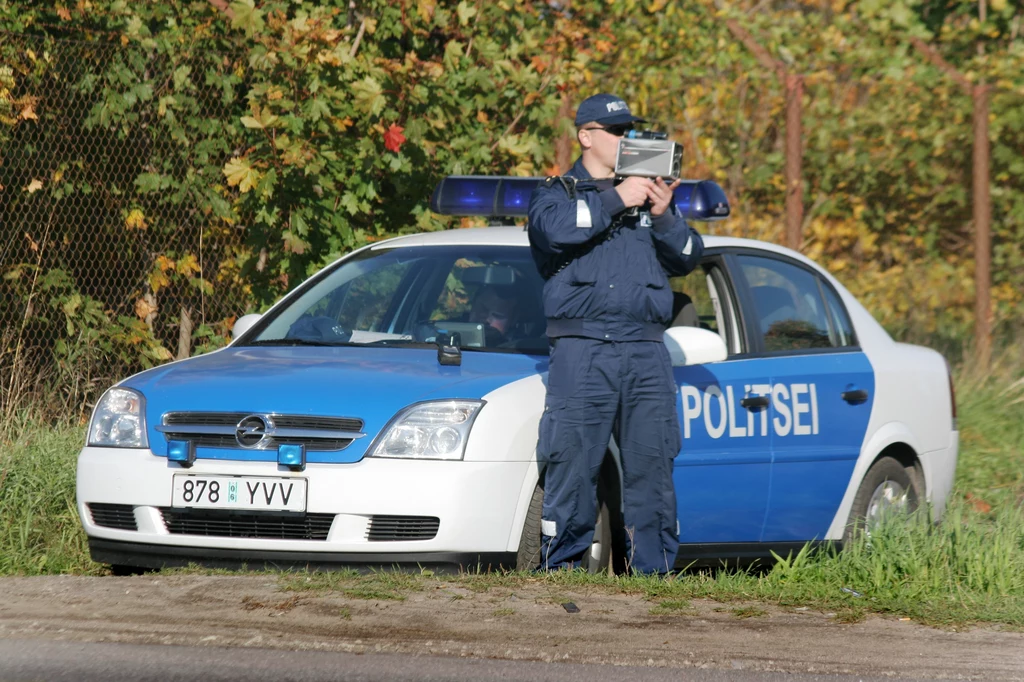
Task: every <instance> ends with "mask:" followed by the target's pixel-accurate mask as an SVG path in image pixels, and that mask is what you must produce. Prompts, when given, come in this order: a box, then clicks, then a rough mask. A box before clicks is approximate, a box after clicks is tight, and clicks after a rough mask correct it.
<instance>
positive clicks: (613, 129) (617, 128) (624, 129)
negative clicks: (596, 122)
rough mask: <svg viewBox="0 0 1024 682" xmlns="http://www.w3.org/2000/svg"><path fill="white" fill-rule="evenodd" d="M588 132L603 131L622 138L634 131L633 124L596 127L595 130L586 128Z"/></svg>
mask: <svg viewBox="0 0 1024 682" xmlns="http://www.w3.org/2000/svg"><path fill="white" fill-rule="evenodd" d="M586 130H603V131H604V132H606V133H608V134H609V135H614V136H615V137H622V136H623V135H625V134H626V133H628V132H630V131H631V130H633V124H632V123H623V124H620V125H614V126H594V127H593V128H586Z"/></svg>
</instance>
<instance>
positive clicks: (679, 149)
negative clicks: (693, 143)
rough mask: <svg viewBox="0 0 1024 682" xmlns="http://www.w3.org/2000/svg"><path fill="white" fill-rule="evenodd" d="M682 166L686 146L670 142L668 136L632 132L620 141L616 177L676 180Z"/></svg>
mask: <svg viewBox="0 0 1024 682" xmlns="http://www.w3.org/2000/svg"><path fill="white" fill-rule="evenodd" d="M682 164H683V145H681V144H678V143H676V142H672V141H671V140H669V139H668V133H661V132H655V131H653V130H631V131H629V132H628V133H626V135H624V136H623V138H622V139H621V140H619V152H618V154H617V155H616V157H615V175H616V176H622V177H628V176H632V175H638V176H640V177H643V178H664V179H665V182H672V181H673V180H676V179H677V178H678V177H679V175H680V172H681V168H682Z"/></svg>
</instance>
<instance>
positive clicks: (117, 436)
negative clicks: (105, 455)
mask: <svg viewBox="0 0 1024 682" xmlns="http://www.w3.org/2000/svg"><path fill="white" fill-rule="evenodd" d="M87 443H88V444H89V445H98V446H101V447H107V448H148V447H149V438H148V437H147V436H146V400H145V398H143V397H142V394H141V393H139V392H138V391H133V390H132V389H130V388H112V389H110V390H108V391H107V392H106V393H104V394H103V397H102V398H100V401H99V402H98V403H97V404H96V409H95V410H93V413H92V421H91V422H89V438H88V440H87Z"/></svg>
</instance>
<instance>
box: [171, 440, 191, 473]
mask: <svg viewBox="0 0 1024 682" xmlns="http://www.w3.org/2000/svg"><path fill="white" fill-rule="evenodd" d="M167 460H168V461H170V462H177V463H178V464H180V465H181V466H183V467H190V466H192V463H193V462H195V461H196V449H195V448H194V447H193V446H192V441H190V440H169V441H167Z"/></svg>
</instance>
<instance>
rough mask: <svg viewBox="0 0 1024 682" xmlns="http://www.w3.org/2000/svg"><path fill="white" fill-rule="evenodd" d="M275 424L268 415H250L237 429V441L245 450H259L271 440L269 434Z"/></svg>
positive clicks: (239, 423)
mask: <svg viewBox="0 0 1024 682" xmlns="http://www.w3.org/2000/svg"><path fill="white" fill-rule="evenodd" d="M273 428H274V422H273V421H271V419H270V417H268V416H266V415H259V414H250V415H249V416H248V417H245V418H244V419H242V421H240V422H238V426H236V427H235V440H236V441H237V442H238V444H239V445H241V446H242V447H243V448H258V447H260V446H261V445H264V444H265V443H266V441H267V440H268V439H269V436H268V435H267V432H268V431H269V430H271V429H273Z"/></svg>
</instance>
